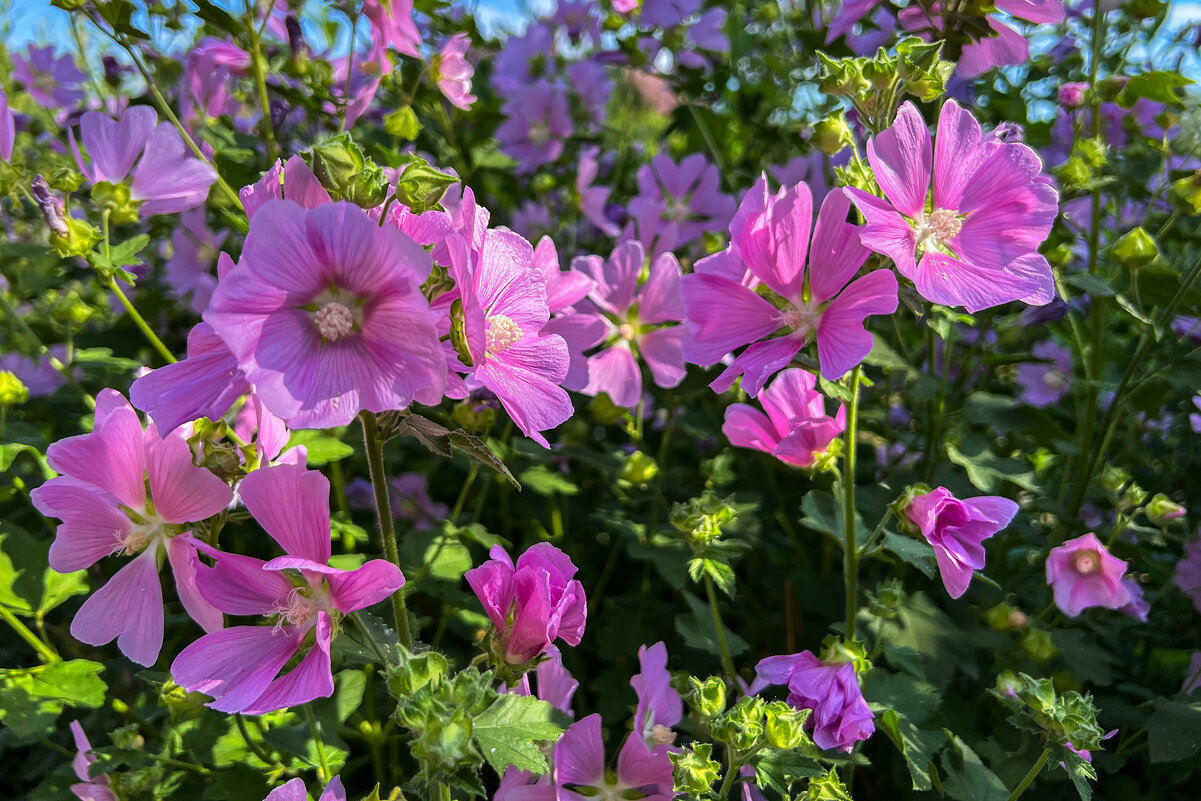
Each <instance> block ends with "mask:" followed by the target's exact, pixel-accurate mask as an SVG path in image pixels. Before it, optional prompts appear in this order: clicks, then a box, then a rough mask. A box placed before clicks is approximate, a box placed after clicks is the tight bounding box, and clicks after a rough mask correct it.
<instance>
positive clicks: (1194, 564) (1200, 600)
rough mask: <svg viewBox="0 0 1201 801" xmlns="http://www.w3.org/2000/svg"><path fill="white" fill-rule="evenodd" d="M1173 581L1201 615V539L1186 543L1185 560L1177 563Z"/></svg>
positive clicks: (1197, 538)
mask: <svg viewBox="0 0 1201 801" xmlns="http://www.w3.org/2000/svg"><path fill="white" fill-rule="evenodd" d="M1172 581H1173V582H1174V583H1175V584H1176V586H1177V587H1179V588H1180V591H1181V592H1183V593H1184V594H1185V595H1187V596H1188V597H1189V599H1190V600H1191V601H1192V602H1193V607H1194V608H1195V609H1196V610H1197V612H1198V614H1201V537H1196V538H1194V539H1193V540H1192V541H1191V542H1188V543H1185V546H1184V558H1183V559H1181V560H1180V561H1179V562H1177V563H1176V574H1175V576H1173V577H1172Z"/></svg>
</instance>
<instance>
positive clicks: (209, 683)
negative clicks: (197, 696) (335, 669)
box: [171, 626, 304, 712]
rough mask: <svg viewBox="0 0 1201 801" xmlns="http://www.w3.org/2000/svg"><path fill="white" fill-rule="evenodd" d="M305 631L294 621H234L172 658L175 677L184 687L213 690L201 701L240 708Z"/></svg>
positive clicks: (221, 708)
mask: <svg viewBox="0 0 1201 801" xmlns="http://www.w3.org/2000/svg"><path fill="white" fill-rule="evenodd" d="M303 638H304V632H303V631H301V630H300V629H298V628H297V627H295V626H284V627H283V628H280V629H273V628H272V627H270V626H234V627H232V628H228V629H222V630H221V631H214V632H213V633H212V634H206V635H204V636H203V637H201V638H200V639H199V640H197V641H196V642H194V643H192V644H191V645H189V646H188V647H187V648H185V649H183V651H181V652H180V654H179V656H177V657H175V661H174V662H172V663H171V676H172V678H173V679H174V680H175V683H176V684H178V685H180V686H181V687H183V688H184V689H185V690H187V691H188V692H201V693H204V694H205V695H210V696H212V698H213V700H212V701H210V702H209V703H208V704H206V706H209V707H211V708H213V709H216V710H217V711H219V712H242V711H243V710H245V709H247V708H248V707H249V706H250V705H251V704H253V703H254V702H255V701H256V700H257V699H258V698H259V696H261V695H262V694H263V693H264V692H265V691H266V689H267V687H268V686H269V685H270V684H271V680H272V679H274V678H275V676H276V675H277V674H278V673H279V671H280V670H281V669H282V668H283V666H284V665H286V664H287V663H288V660H289V659H291V658H292V656H293V655H294V654H295V653H296V651H297V649H298V648H300V642H301V640H302V639H303Z"/></svg>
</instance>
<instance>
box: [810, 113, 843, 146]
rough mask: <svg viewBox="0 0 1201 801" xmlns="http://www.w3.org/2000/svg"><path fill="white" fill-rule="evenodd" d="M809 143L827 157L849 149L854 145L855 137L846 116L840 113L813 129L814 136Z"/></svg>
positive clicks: (832, 115) (827, 118)
mask: <svg viewBox="0 0 1201 801" xmlns="http://www.w3.org/2000/svg"><path fill="white" fill-rule="evenodd" d="M809 141H810V143H811V144H813V145H814V146H815V147H816V148H817V149H818V150H820V151H821V152H823V153H825V154H826V155H827V156H833V155H834V154H835V153H837V152H839V151H840V150H843V149H844V148H846V147H849V146H850V145H851V144H853V143H854V137H852V136H851V127H850V126H849V125H847V118H846V115H845V114H844V113H843V112H841V111H839V112H838V113H836V114H831V115H830V116H829V117H826V118H825V119H824V120H822V121H821V122H819V123H818V124H817V125H815V126H814V127H813V136H812V138H810V140H809Z"/></svg>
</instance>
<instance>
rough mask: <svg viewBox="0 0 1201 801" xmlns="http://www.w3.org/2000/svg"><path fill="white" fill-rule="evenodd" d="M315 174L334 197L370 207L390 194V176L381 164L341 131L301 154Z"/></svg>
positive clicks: (376, 204) (379, 202) (366, 207)
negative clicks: (368, 156) (385, 172)
mask: <svg viewBox="0 0 1201 801" xmlns="http://www.w3.org/2000/svg"><path fill="white" fill-rule="evenodd" d="M302 155H303V156H304V157H305V160H306V161H308V162H309V166H310V167H312V168H313V174H314V175H316V176H317V180H318V181H320V182H321V185H322V186H324V187H325V188H326V189H327V190H328V191H329V193H330V196H331V197H333V198H334V199H335V200H349V201H350V202H351V203H354V204H355V205H356V206H361V207H362V208H365V209H370V208H374V207H376V206H378V205H379V204H381V203H383V202H384V199H385V198H387V196H388V179H387V178H386V177H385V176H384V171H383V170H382V169H380V167H379V165H378V164H376V163H375V162H374V161H372V160H371V159H369V158H367V156H366V155H365V154H364V153H363V149H362V148H361V147H359V145H358V144H357V143H356V142H355V141H354V140H353V139H351V138H350V134H348V133H342V134H338V135H337V136H335V137H333V138H331V139H327V140H325V141H324V142H321V143H320V144H317V145H314V146H313V147H312V149H311V150H309V151H306V152H305V153H304V154H302Z"/></svg>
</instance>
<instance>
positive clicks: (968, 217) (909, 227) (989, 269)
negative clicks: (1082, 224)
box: [844, 100, 1059, 312]
mask: <svg viewBox="0 0 1201 801" xmlns="http://www.w3.org/2000/svg"><path fill="white" fill-rule="evenodd" d="M932 153H933V155H931V154H932ZM867 154H868V161H869V162H870V164H871V167H872V173H873V175H874V176H875V178H876V181H877V182H878V183H879V185H880V188H881V190H883V192H884V197H883V198H879V197H876V196H875V195H870V194H868V193H867V192H864V191H863V190H862V189H856V188H853V187H848V188H847V189H845V190H844V191H845V192H846V193H847V195H848V196H849V197H850V198H851V200H852V201H854V203H855V205H856V207H858V209H859V212H860V213H861V214H862V215H863V217H864V219H865V220H866V221H867V224H866V225H865V226H864V228H863V231H862V234H861V237H860V238H861V240H862V241H863V244H864V245H866V246H867V247H869V248H871V249H872V250H874V251H876V252H877V253H883V254H884V255H886V256H888V257H889V258H891V259H892V260H893V261H894V262H895V263H896V265H897V269H898V270H899V271H900V273H901V275H903V276H905V277H906V278H908V279H910V280H912V281H913V282H914V284H915V285H916V286H917V291H918V292H919V293H921V295H922V297H924V298H926V300H929V301H931V302H932V303H941V304H944V305H948V306H964V307H965V308H967V310H968V311H970V312H976V311H979V310H981V309H987V308H989V307H992V306H997V305H999V304H1001V303H1006V302H1008V301H1011V300H1022V301H1024V302H1026V303H1030V304H1033V305H1039V306H1041V305H1043V304H1045V303H1049V302H1050V301H1051V299H1052V298H1054V297H1055V286H1054V281H1053V280H1052V277H1051V267H1050V265H1049V264H1048V263H1047V260H1046V259H1045V258H1043V257H1042V256H1040V255H1039V253H1038V247H1039V245H1041V244H1042V242H1043V240H1044V239H1046V238H1047V234H1048V233H1049V232H1050V230H1051V225H1052V223H1053V222H1054V221H1055V215H1056V213H1057V211H1058V208H1059V196H1058V193H1057V192H1056V191H1055V189H1054V188H1053V187H1052V186H1051V184H1050V181H1049V180H1048V179H1047V178H1046V177H1045V176H1043V175H1042V174H1041V170H1042V161H1041V160H1040V159H1039V157H1038V154H1037V153H1035V152H1034V151H1033V150H1031V149H1030V148H1029V147H1027V146H1026V145H1023V144H1019V143H1016V142H1003V141H1001V139H1000V138H999V137H997V136H995V135H985V134H984V132H983V129H981V127H980V123H979V122H977V121H976V118H975V117H973V116H972V114H971V112H969V111H967V110H965V109H963V108H962V107H960V105H959V104H958V103H956V102H955V101H954V100H949V101H947V103H946V104H945V105H944V106H943V107H942V112H941V115H940V116H939V119H938V138H937V141H936V142H935V143H934V144H933V146H932V145H931V139H930V132H929V130H927V128H926V123H925V121H923V120H922V117H921V114H920V113H918V110H917V108H915V107H914V105H913V104H912V103H908V102H906V103H905V104H903V105H902V106H901V109H900V111H898V112H897V119H896V122H895V123H893V125H892V126H891V127H889V128H887V129H886V130H885V131H883V132H882V133H880V134H879V135H878V136H876V137H875V138H874V139H872V140H871V141H869V142H868V145H867ZM931 182H933V193H931V191H930V187H931ZM928 197H930V198H932V199H930V200H928V199H927V198H928Z"/></svg>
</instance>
